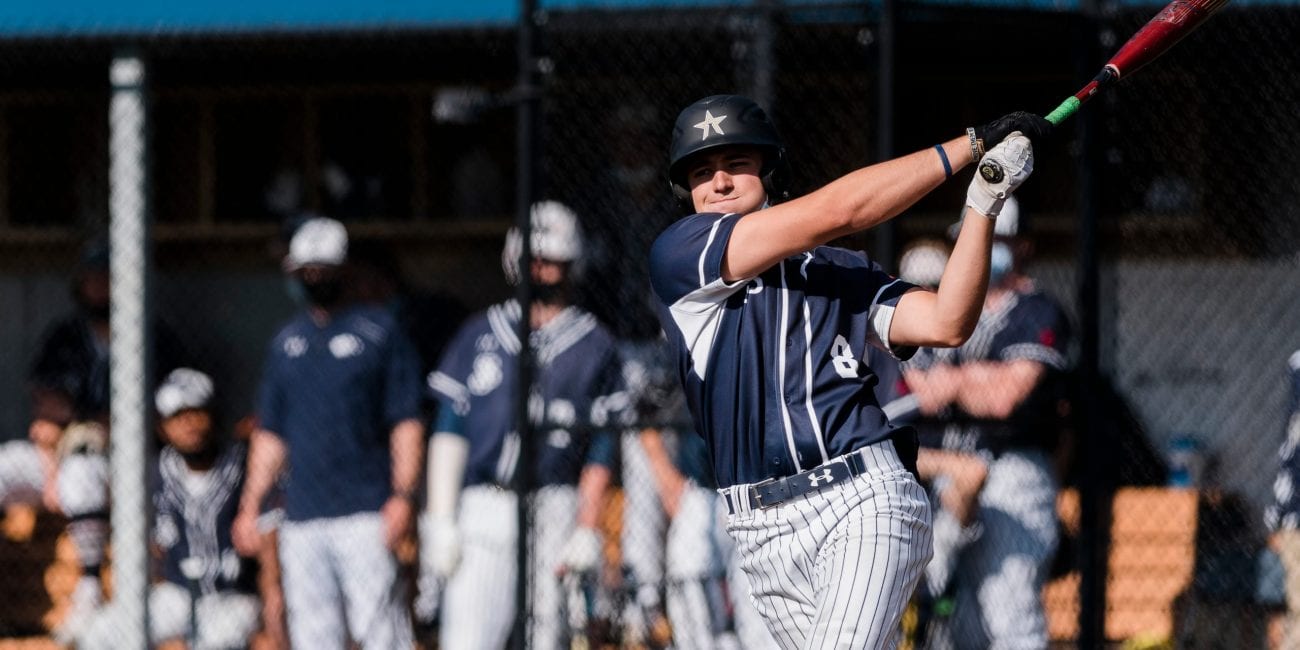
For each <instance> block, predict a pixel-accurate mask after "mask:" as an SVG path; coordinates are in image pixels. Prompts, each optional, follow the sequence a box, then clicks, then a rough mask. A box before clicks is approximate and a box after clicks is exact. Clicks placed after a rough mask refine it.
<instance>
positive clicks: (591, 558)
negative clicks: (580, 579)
mask: <svg viewBox="0 0 1300 650" xmlns="http://www.w3.org/2000/svg"><path fill="white" fill-rule="evenodd" d="M604 547H605V544H604V542H603V541H601V538H600V533H599V532H597V531H596V529H594V528H588V527H586V526H578V527H577V528H576V529H574V531H573V534H572V535H570V536H569V541H568V542H566V543H565V545H564V555H563V558H564V559H563V560H562V564H561V566H560V567H559V573H565V572H569V571H573V572H577V573H586V572H588V571H591V570H593V569H595V568H596V567H597V566H598V565H599V564H600V556H601V551H603V550H604Z"/></svg>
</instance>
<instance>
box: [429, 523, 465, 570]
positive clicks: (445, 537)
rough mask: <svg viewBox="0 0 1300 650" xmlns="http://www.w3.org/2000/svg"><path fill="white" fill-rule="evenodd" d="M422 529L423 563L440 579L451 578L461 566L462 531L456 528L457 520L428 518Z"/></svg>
mask: <svg viewBox="0 0 1300 650" xmlns="http://www.w3.org/2000/svg"><path fill="white" fill-rule="evenodd" d="M422 528H423V530H422V531H421V532H423V533H424V543H423V544H421V549H420V551H421V552H420V555H421V562H422V563H423V564H424V565H425V566H426V567H428V568H429V569H430V570H432V571H433V574H434V575H436V576H438V577H439V578H442V579H444V580H445V579H447V578H450V577H451V576H452V574H454V573H456V567H458V566H460V551H461V548H460V545H461V540H460V529H458V528H457V527H456V521H455V519H453V518H452V517H428V518H426V519H425V521H424V525H423V526H422Z"/></svg>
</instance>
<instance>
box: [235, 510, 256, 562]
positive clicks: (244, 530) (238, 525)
mask: <svg viewBox="0 0 1300 650" xmlns="http://www.w3.org/2000/svg"><path fill="white" fill-rule="evenodd" d="M230 538H231V541H232V542H234V544H235V550H236V551H238V552H239V554H240V555H242V556H244V557H256V556H257V552H258V551H259V550H260V549H261V547H262V534H261V532H259V531H258V530H257V511H255V510H242V509H241V510H240V511H239V514H237V515H235V523H234V524H232V525H231V527H230Z"/></svg>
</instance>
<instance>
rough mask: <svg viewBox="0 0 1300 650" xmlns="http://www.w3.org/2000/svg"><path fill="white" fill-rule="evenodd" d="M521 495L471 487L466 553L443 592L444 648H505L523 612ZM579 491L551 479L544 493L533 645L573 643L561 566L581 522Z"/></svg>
mask: <svg viewBox="0 0 1300 650" xmlns="http://www.w3.org/2000/svg"><path fill="white" fill-rule="evenodd" d="M515 504H516V501H515V494H514V493H513V492H509V491H506V490H501V489H498V488H494V487H488V486H484V485H479V486H471V487H468V488H465V492H464V493H463V494H462V496H461V504H460V515H459V523H460V529H461V531H462V535H463V536H464V538H463V544H462V546H461V548H462V549H463V556H462V559H461V563H460V566H459V567H457V569H456V573H455V574H453V575H452V576H451V578H450V579H449V580H448V581H447V588H446V590H445V591H444V592H443V600H442V612H443V613H442V627H441V630H440V633H439V638H438V644H439V647H440V648H443V649H444V650H484V649H492V648H502V647H505V644H506V641H507V640H508V639H509V637H510V628H511V626H512V625H513V623H514V619H515V580H516V577H517V575H518V572H517V570H516V565H515V543H516V540H517V539H518V535H517V534H516V531H517V528H516V521H517V520H516V518H515V508H516V505H515ZM576 511H577V493H576V491H575V490H574V489H573V487H572V486H559V485H552V486H547V487H545V488H543V489H541V490H539V491H538V492H537V493H536V497H535V501H534V512H533V524H534V527H533V534H532V535H530V536H529V540H530V542H531V543H532V544H533V548H531V549H530V557H531V558H532V568H531V574H532V575H531V576H530V577H529V585H530V587H531V593H530V594H529V612H528V614H529V616H528V619H529V621H530V622H531V626H530V629H529V643H528V647H529V648H536V649H538V650H557V649H559V648H562V647H567V639H566V637H567V636H568V627H567V626H566V625H565V623H564V621H565V617H564V607H563V606H564V593H563V590H562V589H561V585H560V581H559V579H558V578H557V577H556V573H555V569H556V567H558V566H559V565H560V560H561V555H562V553H563V549H564V543H565V541H566V540H568V538H569V536H570V535H571V534H572V532H573V528H574V526H575V520H574V514H573V513H574V512H576Z"/></svg>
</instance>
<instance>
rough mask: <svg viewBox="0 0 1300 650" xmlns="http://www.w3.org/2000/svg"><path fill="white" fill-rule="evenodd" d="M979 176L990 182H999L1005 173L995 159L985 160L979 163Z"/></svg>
mask: <svg viewBox="0 0 1300 650" xmlns="http://www.w3.org/2000/svg"><path fill="white" fill-rule="evenodd" d="M980 176H983V177H984V180H986V181H988V182H990V183H1001V182H1002V179H1003V178H1004V177H1005V176H1006V174H1005V173H1004V172H1003V171H1002V165H999V164H998V163H997V161H996V160H985V161H984V162H982V163H980Z"/></svg>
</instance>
